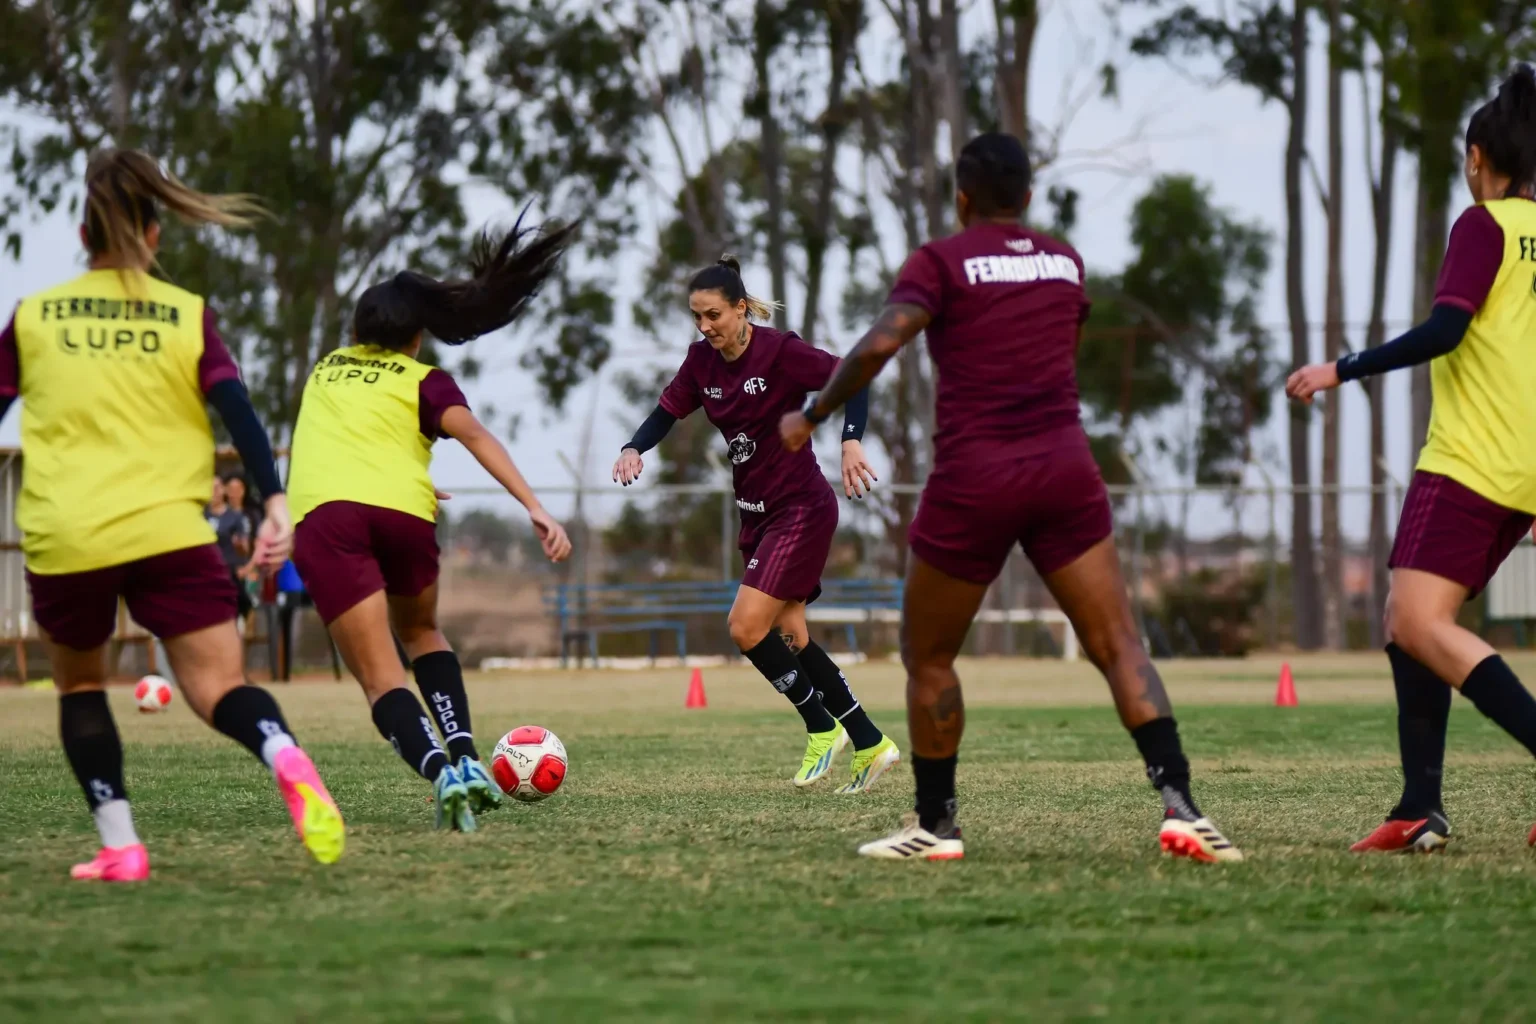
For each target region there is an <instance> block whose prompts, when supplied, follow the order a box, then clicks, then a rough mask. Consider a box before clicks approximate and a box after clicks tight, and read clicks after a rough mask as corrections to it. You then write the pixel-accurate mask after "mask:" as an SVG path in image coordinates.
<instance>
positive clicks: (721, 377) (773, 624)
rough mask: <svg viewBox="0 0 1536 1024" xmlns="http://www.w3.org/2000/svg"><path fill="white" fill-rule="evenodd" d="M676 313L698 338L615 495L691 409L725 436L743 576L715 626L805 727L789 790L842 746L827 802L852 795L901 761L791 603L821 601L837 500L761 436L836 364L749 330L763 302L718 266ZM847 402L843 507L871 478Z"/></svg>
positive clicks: (622, 463)
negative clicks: (846, 768)
mask: <svg viewBox="0 0 1536 1024" xmlns="http://www.w3.org/2000/svg"><path fill="white" fill-rule="evenodd" d="M688 305H689V307H690V308H691V309H692V310H693V322H694V325H695V326H697V327H698V329H699V333H701V334H702V335H704V337H703V339H702V340H699V341H695V342H694V343H693V344H692V345H690V346H689V347H688V355H687V356H686V357H685V358H684V359H683V365H682V368H681V369H679V370H678V371H677V376H676V377H674V378H673V379H672V383H670V384H668V385H667V387H666V390H665V391H663V392H662V394H661V401H660V403H659V404H658V405H657V406H656V409H655V411H653V412H652V413H651V414H650V416H649V417H647V418H646V420H645V422H644V423H642V424H641V425H640V429H639V430H637V431H636V432H635V436H634V438H633V439H631V440H630V442H629V443H628V444H627V445H625V446H624V450H623V452H622V453H621V454H620V455H619V461H618V462H617V463H616V464H615V465H614V467H613V478H614V480H616V481H618V482H619V483H621V484H623V485H624V486H626V487H628V486H629V485H630V484H631V483H633V482H634V481H635V480H637V479H639V477H640V473H641V471H642V469H643V468H644V462H643V461H642V459H641V456H642V455H644V454H645V453H646V452H648V451H650V450H651V449H652V448H654V447H655V446H656V445H657V444H659V443H660V442H661V439H662V438H663V437H666V436H667V431H669V430H671V429H672V424H674V423H676V422H677V421H678V420H680V419H683V418H684V417H686V416H688V415H689V414H690V413H692V412H693V411H694V410H695V409H697V408H699V407H700V406H703V408H704V415H705V416H707V417H709V422H710V423H712V424H714V425H715V427H717V428H718V429H719V431H720V434H721V436H722V437H724V438H725V443H726V446H727V448H728V450H729V452H730V456H731V475H732V478H733V480H734V484H735V490H736V507H737V508H739V509H741V535H740V538H739V539H738V542H737V543H738V546H739V547H740V549H741V556H742V560H743V561H744V562H745V563H746V566H747V569H746V573H745V575H743V576H742V580H741V588H740V589H739V590H737V592H736V601H735V604H734V605H732V607H731V613H730V618H729V620H728V622H729V627H730V631H731V639H732V640H733V641H735V643H736V646H737V647H739V648H740V649H741V652H742V653H743V654H745V655H746V656H747V660H748V661H750V662H752V665H753V667H755V668H756V669H757V670H758V671H759V672H761V673H762V674H763V677H764V678H765V679H767V680H768V681H769V682H770V683H772V684H773V688H774V689H775V690H777V691H779V692H780V693H782V694H783V695H784V696H785V697H787V698H789V701H790V703H791V704H793V705H794V706H795V709H796V710H797V711H799V712H800V717H801V718H802V719H804V720H805V728H806V732H807V733H809V736H808V738H807V740H806V745H805V757H804V759H803V760H802V761H801V764H800V770H799V771H798V772H796V773H795V778H794V783H795V785H797V786H809V785H811V784H812V783H815V782H817V781H819V780H820V779H821V778H822V777H823V776H825V775H826V774H827V772H829V771H830V770H831V769H832V762H833V759H834V758H835V757H836V756H837V754H838V753H839V752H840V751H841V750H842V749H843V748H844V747H846V746H847V745H848V743H849V741H850V740H851V741H852V742H853V746H854V751H855V753H854V757H853V769H852V777H851V778H850V780H849V782H848V784H847V785H845V786H843V787H842V788H841V789H839V790H838V792H839V793H863V792H865V791H866V790H868V789H869V788H870V787H871V786H873V785H874V784H875V782H876V781H877V780H878V779H879V778H880V776H882V775H884V774H885V773H886V772H887V771H889V770H890V769H891V767H892V766H894V765H895V764H896V763H897V762H898V761H900V760H901V752H900V751H899V750H897V749H896V744H895V743H894V742H892V741H891V740H890V738H888V737H886V736H885V735H883V734H882V733H881V732H880V730H879V729H877V728H876V727H875V724H874V723H873V722H871V721H870V719H869V715H868V713H866V712H865V711H864V709H863V708H862V707H861V706H860V705H859V702H858V700H857V699H855V697H854V696H853V691H852V690H850V689H849V687H848V680H847V678H846V677H845V676H844V675H843V673H842V672H841V671H840V670H839V669H838V667H837V665H836V664H835V663H833V661H832V659H831V658H830V657H828V656H827V652H826V651H824V650H822V649H821V647H820V646H818V645H817V644H816V642H815V641H813V640H812V639H811V638H810V632H809V631H808V630H807V629H806V625H805V606H806V605H807V604H808V603H810V602H811V601H814V600H816V598H817V596H818V595H819V594H820V593H821V582H820V581H821V571H822V569H824V568H825V567H826V564H827V555H828V554H829V553H830V552H831V550H832V537H833V535H834V534H835V533H836V532H837V495H835V494H834V493H833V492H832V488H831V487H829V486H828V485H827V481H826V478H825V477H824V476H822V475H821V467H820V466H819V465H818V464H817V462H816V456H815V455H814V454H813V453H812V452H811V451H810V449H809V448H807V449H806V450H805V451H803V452H800V453H798V454H795V453H790V452H786V451H785V450H784V449H783V448H782V447H781V446H780V445H779V443H778V437H777V436H776V433H775V431H776V430H777V424H778V420H779V415H780V414H781V413H783V412H784V411H785V410H786V409H797V408H799V406H800V403H801V402H803V401H804V400H805V395H806V392H808V391H811V390H813V389H815V388H818V387H820V386H821V384H822V383H823V382H824V381H825V380H826V379H827V375H828V374H829V373H831V372H832V368H833V367H834V366H836V365H837V357H836V356H834V355H832V354H831V353H830V352H825V351H823V350H821V349H815V348H812V347H811V346H809V345H807V344H806V343H805V342H804V341H802V340H800V337H799V335H797V334H795V333H793V332H785V331H777V330H774V329H773V328H771V327H764V326H762V325H761V324H754V323H753V322H752V321H753V319H754V318H755V319H757V320H767V319H769V318H770V317H771V316H772V315H773V306H772V305H771V304H769V303H767V302H764V301H762V300H761V299H755V298H753V297H752V296H750V295H748V294H747V289H746V285H745V284H743V283H742V280H741V264H739V263H737V262H736V260H735V259H734V258H732V257H730V256H726V257H724V258H723V259H721V260H720V261H719V262H718V263H716V264H715V265H714V266H712V267H708V268H706V269H704V270H701V271H699V272H698V273H697V274H695V275H694V276H693V280H692V281H690V282H689V284H688ZM853 397H854V399H855V400H854V401H853V402H850V403H849V406H848V416H847V419H846V421H845V423H844V425H843V490H844V492H845V493H846V494H847V495H848V496H849V497H850V498H852V497H858V496H859V495H860V494H861V493H862V492H863V491H867V490H868V488H869V486H870V484H871V483H872V482H873V480H874V471H873V470H872V469H870V467H869V463H868V462H867V461H866V460H865V458H864V446H863V443H862V441H861V438H863V436H864V426H865V421H866V420H867V419H868V418H869V393H868V392H867V391H860V392H859V393H858V394H857V395H856V396H853ZM818 692H819V693H820V696H819V697H818Z"/></svg>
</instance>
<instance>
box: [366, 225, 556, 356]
mask: <svg viewBox="0 0 1536 1024" xmlns="http://www.w3.org/2000/svg"><path fill="white" fill-rule="evenodd" d="M526 214H527V210H526V209H524V211H523V215H520V216H519V217H518V218H517V223H516V224H514V225H513V226H512V227H511V229H510V230H507V231H505V232H501V233H497V232H494V231H492V230H491V229H489V228H487V229H486V230H484V231H481V232H480V234H479V235H477V236H476V237H475V241H474V244H473V245H472V246H471V249H470V257H469V270H470V276H469V277H468V278H467V279H463V280H447V281H439V280H437V279H436V278H432V277H428V276H427V275H425V274H418V273H416V272H415V271H413V270H405V271H401V272H400V273H398V274H396V275H395V276H394V277H392V278H390V279H389V280H388V281H385V282H384V283H383V284H376V285H374V286H373V287H371V288H369V289H368V290H367V291H365V292H363V294H362V296H361V297H360V298H359V299H358V300H357V309H356V310H355V311H354V312H353V314H352V333H353V335H354V336H355V337H356V338H357V340H358V341H359V342H360V343H364V344H370V345H381V346H383V347H384V348H392V349H403V348H406V347H408V346H409V345H410V344H411V342H412V341H413V340H414V339H415V338H416V335H418V334H420V333H421V332H422V331H426V332H427V333H428V334H431V335H432V336H433V337H434V338H436V339H437V340H438V341H442V342H446V343H447V344H449V345H462V344H464V343H465V342H466V341H472V340H474V339H475V338H478V337H480V335H482V334H489V333H491V332H492V331H496V330H500V329H501V328H503V327H505V326H507V324H510V323H511V322H512V321H514V320H516V319H517V318H518V317H519V316H520V315H521V314H522V312H523V310H524V309H525V308H526V307H527V305H528V300H530V299H532V298H533V297H534V295H536V294H538V291H539V288H540V287H542V286H543V284H544V282H545V281H546V280H548V279H549V277H550V276H551V275H552V274H553V273H554V272H555V268H556V266H557V265H558V264H559V262H560V257H561V256H562V255H563V254H564V253H565V250H566V248H567V247H569V245H570V243H571V239H572V236H573V235H574V234H575V232H576V229H577V227H579V226H580V222H579V221H578V222H576V223H573V224H567V225H564V226H562V227H556V228H552V229H546V228H525V227H523V216H524V215H526ZM525 243H526V244H525Z"/></svg>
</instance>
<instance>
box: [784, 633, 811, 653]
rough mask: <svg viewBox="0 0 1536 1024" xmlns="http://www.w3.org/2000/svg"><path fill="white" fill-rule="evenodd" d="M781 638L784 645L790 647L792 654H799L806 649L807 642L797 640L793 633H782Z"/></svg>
mask: <svg viewBox="0 0 1536 1024" xmlns="http://www.w3.org/2000/svg"><path fill="white" fill-rule="evenodd" d="M779 639H780V640H783V641H784V646H785V647H788V648H789V651H790V653H791V654H799V653H800V652H801V651H803V650H805V644H802V643H800V642H799V641H798V640H796V639H795V634H793V633H780V634H779Z"/></svg>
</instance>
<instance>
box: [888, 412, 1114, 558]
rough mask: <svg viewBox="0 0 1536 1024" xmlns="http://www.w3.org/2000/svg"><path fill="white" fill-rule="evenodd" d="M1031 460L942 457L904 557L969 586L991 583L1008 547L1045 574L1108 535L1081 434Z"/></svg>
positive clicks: (1100, 492)
mask: <svg viewBox="0 0 1536 1024" xmlns="http://www.w3.org/2000/svg"><path fill="white" fill-rule="evenodd" d="M1050 441H1051V444H1049V445H1047V446H1042V447H1038V448H1036V449H1035V450H1034V452H1033V453H1032V454H1024V455H1018V454H1006V453H995V454H992V455H989V456H987V457H986V458H984V459H981V460H978V461H970V460H959V459H953V458H950V459H944V460H943V461H941V462H940V463H939V465H937V466H935V468H934V471H933V475H932V476H930V477H929V479H928V484H927V486H925V487H924V488H923V498H922V501H921V502H920V503H919V505H918V508H917V516H916V518H914V519H913V520H912V528H911V529H910V530H909V531H908V542H909V543H910V544H911V546H912V553H913V554H915V555H916V556H917V557H918V558H921V559H922V560H923V561H924V562H927V563H928V564H929V565H931V566H933V567H934V568H935V569H937V570H939V571H940V572H942V573H944V574H946V575H948V576H953V577H955V578H956V579H960V580H966V581H968V582H970V583H980V584H988V583H991V582H992V581H993V580H995V579H997V577H998V574H999V573H1001V572H1002V571H1003V565H1004V563H1006V562H1007V561H1008V554H1009V552H1010V551H1012V550H1013V546H1014V545H1015V544H1018V545H1020V546H1021V547H1022V548H1023V549H1024V553H1025V554H1026V555H1028V556H1029V560H1030V561H1031V562H1032V563H1034V566H1035V570H1036V571H1037V572H1039V573H1040V575H1042V576H1048V575H1050V574H1051V573H1053V572H1055V571H1056V570H1058V569H1061V568H1064V567H1066V566H1067V565H1070V564H1071V563H1072V562H1075V561H1077V559H1078V558H1080V557H1082V555H1083V554H1084V553H1085V552H1086V551H1087V550H1088V549H1089V548H1091V547H1093V546H1094V545H1095V544H1097V543H1099V542H1100V541H1102V540H1103V539H1104V538H1106V537H1108V536H1110V534H1111V533H1113V532H1114V523H1113V521H1112V519H1111V517H1110V511H1109V495H1108V493H1107V492H1106V491H1105V490H1104V479H1103V477H1101V476H1100V475H1099V467H1098V465H1097V464H1096V463H1095V462H1094V461H1093V454H1092V453H1091V452H1090V451H1089V450H1088V438H1087V435H1085V434H1084V433H1083V432H1082V430H1081V429H1077V428H1073V429H1072V430H1070V431H1062V432H1061V435H1060V437H1053V438H1051V439H1050Z"/></svg>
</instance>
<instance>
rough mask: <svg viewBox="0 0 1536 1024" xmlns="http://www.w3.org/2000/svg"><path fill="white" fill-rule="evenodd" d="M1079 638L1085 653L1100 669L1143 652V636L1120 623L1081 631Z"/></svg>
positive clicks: (1103, 669)
mask: <svg viewBox="0 0 1536 1024" xmlns="http://www.w3.org/2000/svg"><path fill="white" fill-rule="evenodd" d="M1078 640H1079V641H1080V642H1081V643H1082V647H1083V654H1084V655H1086V656H1087V658H1088V660H1089V661H1090V662H1092V663H1093V666H1094V668H1097V669H1099V670H1100V671H1108V670H1109V669H1111V668H1113V667H1115V666H1116V665H1118V664H1120V662H1121V661H1123V660H1124V659H1126V658H1128V657H1131V656H1133V655H1140V654H1141V653H1142V649H1141V638H1140V637H1138V636H1137V635H1136V632H1135V630H1134V629H1133V628H1129V629H1128V628H1126V627H1125V626H1123V625H1121V624H1118V623H1116V624H1113V625H1108V624H1106V625H1102V626H1095V627H1092V628H1090V629H1088V630H1086V631H1084V632H1081V633H1079V634H1078Z"/></svg>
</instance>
